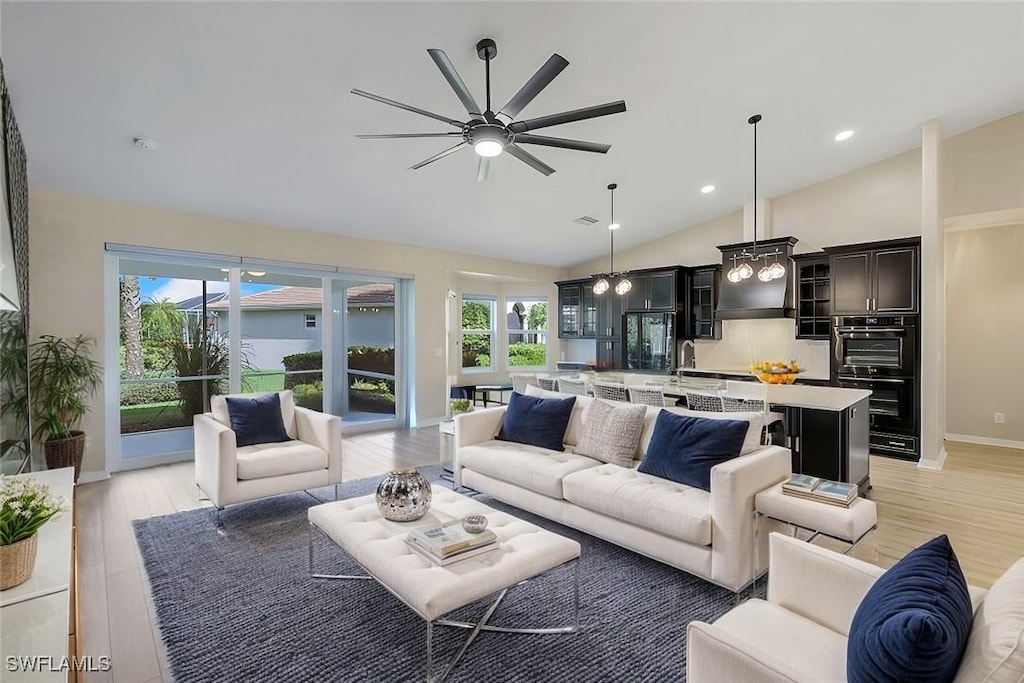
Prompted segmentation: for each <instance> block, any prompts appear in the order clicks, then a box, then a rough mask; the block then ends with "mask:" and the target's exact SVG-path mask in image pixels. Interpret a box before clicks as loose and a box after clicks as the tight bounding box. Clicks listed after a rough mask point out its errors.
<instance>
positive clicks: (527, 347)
mask: <svg viewBox="0 0 1024 683" xmlns="http://www.w3.org/2000/svg"><path fill="white" fill-rule="evenodd" d="M508 364H509V365H523V366H527V367H538V366H541V365H547V347H546V346H545V345H544V344H528V343H526V342H519V343H516V344H510V345H509V347H508Z"/></svg>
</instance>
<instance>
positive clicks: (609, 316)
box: [595, 289, 623, 339]
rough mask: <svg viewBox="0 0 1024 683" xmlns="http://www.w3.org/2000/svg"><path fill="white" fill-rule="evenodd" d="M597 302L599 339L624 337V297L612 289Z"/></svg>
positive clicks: (598, 297)
mask: <svg viewBox="0 0 1024 683" xmlns="http://www.w3.org/2000/svg"><path fill="white" fill-rule="evenodd" d="M595 299H596V301H597V332H596V334H595V336H596V337H597V338H598V339H619V338H621V336H622V303H623V302H622V297H621V296H619V295H618V294H616V293H615V290H613V289H610V290H608V291H607V292H605V293H604V294H603V295H601V296H596V295H595Z"/></svg>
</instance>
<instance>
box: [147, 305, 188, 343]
mask: <svg viewBox="0 0 1024 683" xmlns="http://www.w3.org/2000/svg"><path fill="white" fill-rule="evenodd" d="M184 330H185V314H184V313H182V312H181V311H179V310H178V308H177V306H176V305H175V304H174V302H173V301H171V300H170V299H161V300H160V301H156V300H155V299H150V300H148V301H146V302H145V303H143V304H142V319H141V331H142V336H143V337H145V338H146V341H162V340H165V339H181V338H182V335H183V334H184Z"/></svg>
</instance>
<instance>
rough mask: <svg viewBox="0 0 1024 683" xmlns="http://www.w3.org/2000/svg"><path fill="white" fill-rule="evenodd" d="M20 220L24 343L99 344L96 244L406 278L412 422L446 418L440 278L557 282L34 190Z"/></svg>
mask: <svg viewBox="0 0 1024 683" xmlns="http://www.w3.org/2000/svg"><path fill="white" fill-rule="evenodd" d="M29 214H30V217H31V227H30V234H29V239H30V247H31V252H32V268H31V273H30V277H31V288H32V335H33V337H37V336H39V335H41V334H57V335H63V336H67V335H75V334H78V333H84V334H87V335H91V336H93V337H95V338H96V339H97V340H98V342H99V345H100V348H103V345H104V344H106V343H107V341H108V340H107V339H106V338H105V335H104V302H103V295H102V293H103V292H104V248H103V245H104V242H118V243H123V244H133V245H142V246H151V247H161V248H167V249H181V250H188V251H198V252H208V253H216V254H228V255H236V256H250V257H255V258H264V259H276V260H286V261H293V262H297V263H309V264H323V265H331V266H341V267H345V268H352V269H358V270H361V271H377V272H384V273H393V274H409V275H412V276H413V277H414V278H415V288H416V292H415V325H416V327H415V362H416V372H415V386H416V395H415V406H416V414H417V415H418V416H419V419H420V420H429V419H433V418H439V417H442V416H443V415H444V414H445V410H446V403H445V400H444V399H445V397H444V386H445V364H444V349H445V343H446V340H445V327H444V302H445V292H446V290H447V289H448V286H449V273H451V272H458V271H471V272H486V273H495V274H497V275H499V276H506V277H519V278H525V279H527V280H532V281H534V282H541V283H549V284H548V285H547V287H548V288H550V289H552V290H553V285H550V283H552V282H554V281H555V280H560V279H564V278H565V277H566V271H565V270H563V269H559V268H547V267H541V266H534V265H531V264H525V263H515V262H511V261H502V260H499V259H489V258H483V257H479V256H471V255H468V254H459V253H455V252H447V251H441V250H438V249H427V248H422V247H412V246H408V245H402V244H393V243H387V242H376V241H372V240H364V239H355V238H349V237H341V236H335V235H328V234H323V233H314V232H306V231H299V230H292V229H288V228H284V227H280V226H272V225H266V224H260V223H249V222H243V221H235V220H228V219H222V218H214V217H210V216H201V215H197V214H189V213H185V212H181V211H170V210H165V209H157V208H153V207H146V206H139V205H133V204H124V203H117V202H110V201H105V200H100V199H90V198H83V197H75V196H71V195H67V194H62V193H55V192H46V191H39V190H36V191H32V192H31V193H30V196H29ZM481 234H486V230H482V231H481ZM114 314H115V315H116V310H115V313H114ZM105 400H106V390H105V389H104V388H101V389H100V390H99V391H98V392H97V395H96V396H95V398H94V399H93V401H92V404H91V405H92V412H91V413H90V414H89V415H88V416H87V417H86V419H85V421H84V424H83V428H84V429H85V431H86V433H87V434H88V442H87V451H86V460H85V463H84V465H83V469H84V470H86V471H98V470H103V469H105V467H104V445H105V443H106V436H107V434H106V429H105V413H104V405H105ZM112 443H116V439H115V440H114V441H113V442H112Z"/></svg>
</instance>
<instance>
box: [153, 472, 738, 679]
mask: <svg viewBox="0 0 1024 683" xmlns="http://www.w3.org/2000/svg"><path fill="white" fill-rule="evenodd" d="M422 471H423V472H424V474H426V475H427V476H428V477H430V478H436V476H437V474H438V472H437V469H436V468H423V470H422ZM377 481H378V479H377V478H373V479H361V480H358V481H352V482H347V483H345V484H344V485H343V486H342V496H341V497H342V498H351V497H355V496H360V495H365V494H367V493H372V492H373V491H374V490H375V489H376V485H377ZM312 493H313V494H314V495H316V496H318V497H319V498H320V499H322V500H325V501H329V500H333V488H325V489H320V490H316V491H313V492H312ZM479 500H481V501H482V502H485V503H487V504H489V505H491V506H493V507H495V508H497V509H500V510H504V511H506V512H509V513H511V514H513V515H516V516H518V517H520V518H522V519H525V520H527V521H529V522H532V523H534V524H537V525H539V526H542V527H545V528H547V529H550V530H551V531H554V532H556V533H559V534H562V535H564V536H567V537H569V538H573V539H575V540H577V541H579V542H580V544H581V545H582V547H583V554H582V557H581V559H580V595H581V598H580V599H581V609H580V625H581V630H580V631H579V632H577V633H571V634H554V635H507V634H498V633H487V632H484V633H481V634H480V635H479V637H478V638H477V639H476V641H474V643H473V644H472V645H471V646H470V649H469V651H468V652H467V653H466V655H465V657H464V658H463V660H462V661H460V662H459V664H458V666H457V668H456V669H455V671H454V672H453V674H452V676H451V678H450V679H449V680H452V681H473V682H476V681H488V682H491V681H530V682H533V681H649V682H651V683H655V682H657V683H662V682H664V681H681V680H685V677H686V624H687V623H689V622H690V621H693V620H695V619H696V620H701V621H710V620H713V619H715V618H716V617H718V616H720V615H721V614H723V613H724V612H726V611H727V610H728V609H729V608H730V607H732V605H733V595H732V593H730V592H729V591H727V590H725V589H723V588H719V587H718V586H715V585H713V584H710V583H708V582H706V581H703V580H701V579H698V578H696V577H694V576H691V575H689V574H687V573H685V572H681V571H679V570H676V569H672V568H671V567H668V566H666V565H663V564H661V563H659V562H655V561H653V560H650V559H648V558H646V557H642V556H640V555H637V554H635V553H632V552H630V551H628V550H624V549H622V548H619V547H618V546H615V545H612V544H610V543H606V542H605V541H602V540H599V539H597V538H594V537H592V536H588V535H587V534H584V533H581V532H579V531H576V530H574V529H569V528H567V527H564V526H561V525H559V524H556V523H554V522H551V521H548V520H546V519H543V518H541V517H538V516H536V515H533V514H530V513H527V512H524V511H522V510H519V509H518V508H514V507H512V506H510V505H506V504H504V503H500V502H497V501H493V500H491V499H489V498H487V497H486V496H481V497H480V498H479ZM315 504H316V501H315V500H314V499H313V498H312V497H311V496H309V495H307V494H303V493H298V494H292V495H286V496H279V497H276V498H270V499H267V500H263V501H257V502H253V503H247V504H243V505H237V506H233V507H230V508H228V509H226V510H225V511H224V512H223V513H222V518H223V522H224V528H225V534H224V535H221V534H218V533H217V529H216V524H215V518H214V515H213V511H212V510H210V509H200V510H191V511H188V512H181V513H177V514H173V515H167V516H165V517H154V518H151V519H144V520H137V521H136V522H134V525H135V534H136V537H137V538H138V542H139V548H140V550H141V552H142V557H143V560H144V562H145V567H146V571H147V573H148V575H149V581H150V584H151V587H152V594H153V601H154V603H155V607H156V615H157V619H158V621H159V624H160V629H161V633H162V635H163V638H164V641H165V643H166V646H167V653H168V658H169V660H170V666H171V670H172V672H173V674H174V677H175V680H176V681H178V682H179V683H198V682H200V681H202V682H206V681H218V682H228V681H239V682H242V681H245V682H246V683H253V682H266V683H281V682H285V681H317V682H320V681H323V682H329V681H338V682H342V681H343V682H356V681H359V682H362V681H381V682H384V681H415V680H424V679H425V668H424V666H425V652H426V625H425V623H424V622H423V621H422V620H421V619H420V618H419V617H418V616H416V615H415V614H414V613H413V612H411V611H410V610H409V609H408V608H407V607H405V606H404V605H402V604H401V603H400V602H399V601H398V600H397V599H396V598H395V597H394V596H392V595H391V594H390V593H388V592H387V591H386V590H385V589H384V588H382V587H381V586H379V585H378V584H377V583H376V582H374V581H323V580H314V579H310V578H309V576H308V573H307V566H308V565H307V561H308V560H307V557H308V547H309V545H308V544H309V540H308V539H309V536H308V524H307V518H306V510H307V508H309V507H310V506H311V505H315ZM327 543H329V541H327ZM317 570H318V571H322V572H327V573H353V574H359V573H362V572H361V571H360V570H359V568H358V566H357V565H355V563H353V562H352V561H351V560H350V559H349V558H348V557H347V555H345V553H344V552H343V551H341V550H340V549H336V548H333V547H328V546H327V545H324V544H318V545H317ZM571 590H572V572H571V570H566V569H559V570H557V571H554V572H551V573H549V574H548V575H545V576H543V577H541V578H539V579H537V580H534V581H530V582H527V583H525V584H522V585H520V586H517V587H515V588H513V589H512V590H510V591H509V593H508V595H507V596H506V598H505V600H504V601H503V602H502V603H501V606H500V607H499V608H498V611H497V612H496V613H495V615H494V616H493V617H492V619H491V623H492V624H495V625H506V626H523V625H527V624H528V625H531V626H536V625H540V626H558V625H562V624H565V623H568V622H569V619H570V618H571V614H572V612H571V610H572V606H571V595H572V592H571ZM491 600H492V598H487V599H486V600H484V601H481V602H479V603H475V604H473V605H469V606H467V607H465V608H463V609H461V610H459V611H458V612H457V613H455V615H454V617H455V618H458V619H462V620H466V621H476V620H477V619H478V618H479V616H480V615H481V614H482V613H483V611H484V610H485V609H486V608H487V606H488V605H489V604H490V602H491ZM467 633H468V632H467V631H465V630H463V629H452V628H443V627H438V628H435V637H434V661H435V673H437V672H439V670H440V669H439V666H440V662H447V661H448V660H449V659H450V657H451V656H452V655H454V653H455V652H456V650H457V649H458V648H459V646H460V645H461V643H462V642H463V640H464V639H465V637H466V635H467Z"/></svg>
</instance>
